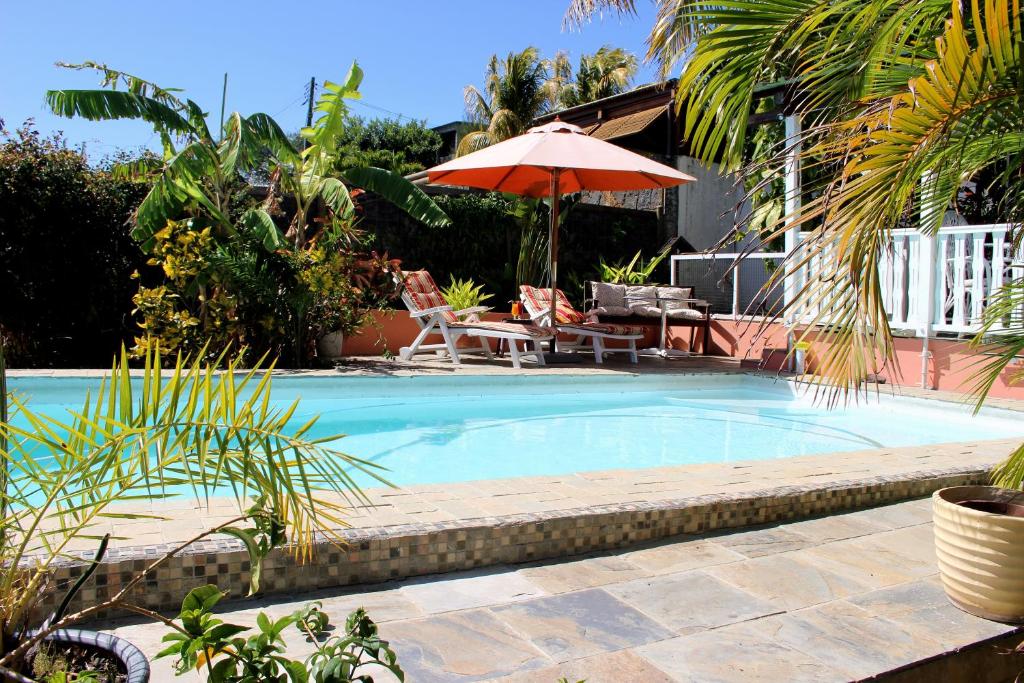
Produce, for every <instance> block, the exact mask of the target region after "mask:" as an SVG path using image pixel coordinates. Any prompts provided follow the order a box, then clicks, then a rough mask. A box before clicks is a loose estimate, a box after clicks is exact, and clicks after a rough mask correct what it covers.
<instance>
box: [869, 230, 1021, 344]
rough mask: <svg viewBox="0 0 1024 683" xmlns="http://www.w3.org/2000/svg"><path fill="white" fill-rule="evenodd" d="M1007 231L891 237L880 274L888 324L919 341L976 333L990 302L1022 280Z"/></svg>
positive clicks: (898, 232) (895, 234)
mask: <svg viewBox="0 0 1024 683" xmlns="http://www.w3.org/2000/svg"><path fill="white" fill-rule="evenodd" d="M1009 231H1010V226H1009V225H1007V224H995V225H956V226H945V227H943V228H940V229H939V231H938V233H937V234H936V235H925V234H922V233H920V232H918V231H917V230H895V231H893V234H892V241H891V243H890V245H889V248H888V249H886V250H885V251H884V252H883V254H882V258H881V260H880V268H879V275H880V277H881V281H882V286H883V292H884V296H885V298H884V301H885V307H886V311H887V312H888V313H889V324H890V325H891V326H892V327H894V328H897V329H905V330H912V331H914V332H916V333H917V334H918V335H919V336H920V335H922V334H925V333H926V332H928V331H932V332H944V333H952V334H969V333H971V332H974V331H976V330H977V329H978V327H979V326H980V325H981V322H982V317H983V315H984V312H985V307H986V306H987V304H988V302H989V300H990V298H991V296H992V295H993V294H995V293H996V292H997V291H998V290H999V288H1000V287H1002V286H1003V284H1004V283H1006V282H1007V281H1009V280H1012V279H1017V278H1019V277H1021V275H1024V259H1022V254H1021V253H1016V254H1014V253H1012V250H1013V246H1012V244H1011V242H1010V237H1009Z"/></svg>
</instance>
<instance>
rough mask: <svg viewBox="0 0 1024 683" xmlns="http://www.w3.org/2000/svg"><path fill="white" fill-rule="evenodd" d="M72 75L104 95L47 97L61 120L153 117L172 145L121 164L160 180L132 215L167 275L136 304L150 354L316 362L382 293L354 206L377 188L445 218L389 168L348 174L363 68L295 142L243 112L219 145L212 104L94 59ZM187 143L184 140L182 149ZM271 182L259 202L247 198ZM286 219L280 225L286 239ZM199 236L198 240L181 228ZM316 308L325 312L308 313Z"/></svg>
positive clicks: (438, 219) (326, 99) (436, 220)
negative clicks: (372, 284) (323, 344)
mask: <svg viewBox="0 0 1024 683" xmlns="http://www.w3.org/2000/svg"><path fill="white" fill-rule="evenodd" d="M69 68H75V69H90V70H96V71H98V72H99V73H100V74H101V75H102V77H103V86H104V88H103V89H100V90H56V91H50V92H49V93H47V101H48V102H49V104H50V106H51V108H52V109H53V110H54V112H55V113H57V114H60V115H63V116H82V117H85V118H88V119H93V120H105V119H112V118H134V119H141V120H144V121H146V122H148V123H150V124H151V125H152V126H153V128H154V131H155V132H156V133H157V134H159V135H160V138H161V140H162V142H163V145H164V157H163V159H162V160H158V159H157V160H154V159H149V158H147V159H145V160H144V161H145V163H139V164H134V165H126V166H122V167H120V170H121V172H123V173H126V174H132V175H134V176H136V177H139V176H142V177H146V178H149V179H150V180H151V181H152V189H151V190H150V191H149V193H148V194H147V195H146V197H145V198H144V199H143V201H142V202H141V204H140V205H139V207H138V209H137V211H136V212H135V216H134V219H135V228H134V230H133V235H134V236H135V238H136V239H138V240H139V241H140V243H141V244H142V246H143V249H145V250H146V251H147V252H149V253H151V254H152V264H153V265H154V266H158V267H160V268H161V269H162V271H163V275H164V278H163V280H162V281H158V282H155V283H154V282H149V281H147V278H146V276H145V274H143V278H142V287H141V288H140V290H139V293H138V295H137V296H136V300H135V303H136V311H137V312H138V313H139V314H140V316H141V326H142V327H141V334H140V335H138V339H137V340H136V350H137V352H138V353H144V352H145V350H146V349H148V348H151V347H153V346H160V347H161V348H165V349H166V348H171V349H175V350H181V351H183V352H187V353H198V352H199V351H200V349H206V353H207V354H208V355H209V356H210V357H217V356H219V355H220V354H221V353H223V351H224V350H225V349H227V348H230V347H232V346H233V347H234V348H241V346H243V345H244V346H245V347H248V348H251V349H253V352H254V353H256V354H263V353H271V354H273V355H274V356H275V357H277V356H280V357H281V358H282V359H283V360H284V362H286V363H289V364H293V365H299V366H301V365H304V364H307V363H309V362H310V361H311V360H312V354H313V353H314V351H313V350H314V349H315V342H316V336H315V335H317V334H322V333H324V332H327V331H333V330H325V329H324V327H325V326H326V325H328V324H334V325H337V326H338V328H337V329H340V330H342V331H351V329H353V328H354V327H356V326H358V324H359V322H360V321H361V320H362V316H364V315H365V314H366V310H365V308H364V305H365V303H366V302H367V301H376V300H378V299H380V298H381V296H380V293H379V292H369V291H367V288H366V287H365V286H360V285H358V284H357V283H356V282H355V278H357V277H363V279H364V280H365V279H366V278H365V273H363V272H362V270H363V268H362V264H365V263H373V259H372V258H369V259H368V258H362V257H361V256H360V246H361V242H360V234H359V232H358V230H356V228H355V224H356V222H357V207H356V198H357V197H358V196H359V195H360V194H361V193H362V192H363V190H362V189H355V188H353V187H351V186H356V187H358V188H363V189H365V190H370V191H372V192H373V193H374V194H375V195H376V196H379V197H382V198H383V199H385V200H387V201H390V202H392V203H393V204H395V205H396V206H398V207H400V208H401V210H403V211H406V212H408V213H409V215H410V216H411V217H412V218H415V219H416V220H418V221H420V222H421V223H423V224H425V225H427V226H431V227H438V226H443V225H445V224H447V222H448V218H447V217H446V216H445V215H444V213H443V212H442V211H441V210H440V209H439V208H438V207H437V205H436V204H434V202H433V201H431V200H430V198H429V197H427V196H426V195H425V194H424V193H423V192H422V191H421V190H420V189H419V188H417V187H415V186H414V185H412V184H411V183H409V182H408V181H407V180H405V179H404V178H402V177H401V176H400V175H396V174H395V173H392V172H390V171H387V170H384V169H380V168H374V167H368V166H359V167H353V168H342V167H341V161H342V150H341V148H340V147H339V141H340V140H341V138H342V136H343V135H344V133H345V131H346V126H347V121H348V107H347V105H346V100H349V99H353V98H356V97H358V96H359V92H358V88H359V85H360V83H361V81H362V78H363V72H362V70H361V69H360V68H359V67H358V65H357V64H353V65H352V67H351V68H350V69H349V72H348V74H347V75H346V77H345V79H344V81H343V82H342V83H340V84H338V83H332V82H329V81H328V82H326V83H325V84H324V91H323V93H322V94H321V96H320V97H319V99H318V100H317V103H316V107H315V110H316V112H317V113H318V115H317V117H316V119H315V120H314V121H313V124H312V125H311V126H309V127H306V128H303V129H302V130H301V131H300V133H299V138H300V140H299V143H300V144H299V143H297V142H296V141H294V140H292V139H291V138H289V137H288V136H287V135H285V134H284V132H283V131H282V130H281V128H280V127H279V126H278V124H277V122H275V121H274V120H273V119H272V118H271V117H269V116H267V115H266V114H253V115H251V116H248V117H243V116H242V115H241V114H238V113H237V112H236V113H233V114H231V115H230V116H228V117H227V118H226V121H225V125H224V130H223V131H222V132H221V135H220V136H219V137H217V138H215V136H214V135H213V134H212V132H211V131H210V129H209V127H208V125H207V123H206V116H205V114H204V113H203V111H202V109H201V108H200V107H199V106H198V105H197V104H196V103H195V102H193V101H192V100H188V99H183V98H182V97H180V96H179V95H178V94H177V91H172V90H169V89H164V88H161V87H159V86H157V85H155V84H153V83H150V82H148V81H145V80H143V79H140V78H138V77H136V76H132V75H130V74H126V73H123V72H120V71H116V70H113V69H109V68H107V67H105V66H102V65H98V64H95V63H92V62H87V63H85V64H81V65H73V66H70V67H69ZM179 141H180V144H179ZM263 175H265V176H266V179H267V182H268V183H269V185H268V187H267V188H266V189H265V191H264V192H263V194H264V197H263V199H262V201H259V202H256V201H255V200H254V199H253V197H252V196H251V193H249V192H248V191H243V192H242V195H243V196H244V197H245V201H243V202H242V203H241V204H239V202H238V201H237V198H238V196H239V188H242V189H243V190H247V189H248V188H247V187H246V182H247V179H249V178H253V177H255V176H260V177H262V176H263ZM278 223H281V224H282V225H283V226H284V230H283V232H282V229H281V227H280V226H279V225H278ZM188 231H195V232H197V233H198V236H197V237H195V238H194V239H193V238H189V237H188V236H187V235H185V234H184V232H188ZM314 314H315V316H316V317H315V318H313V317H311V316H312V315H314Z"/></svg>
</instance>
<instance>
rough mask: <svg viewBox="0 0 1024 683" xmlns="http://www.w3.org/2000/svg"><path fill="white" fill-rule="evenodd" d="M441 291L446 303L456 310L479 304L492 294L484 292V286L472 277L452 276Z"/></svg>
mask: <svg viewBox="0 0 1024 683" xmlns="http://www.w3.org/2000/svg"><path fill="white" fill-rule="evenodd" d="M441 293H442V294H443V295H444V298H445V301H447V302H448V305H449V306H451V307H452V308H453V309H455V310H456V311H461V310H464V309H467V308H473V307H474V306H480V305H481V304H483V302H485V301H487V300H488V299H490V298H492V296H493V295H491V294H485V293H484V286H483V285H478V284H476V283H475V282H473V280H472V279H469V278H467V279H465V280H456V279H455V278H454V277H452V279H451V282H450V283H448V286H447V287H443V288H442V289H441Z"/></svg>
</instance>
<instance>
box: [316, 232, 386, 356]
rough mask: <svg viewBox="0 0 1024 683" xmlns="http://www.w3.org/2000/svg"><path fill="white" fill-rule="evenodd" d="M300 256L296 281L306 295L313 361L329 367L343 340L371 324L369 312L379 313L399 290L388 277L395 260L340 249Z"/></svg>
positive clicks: (321, 249)
mask: <svg viewBox="0 0 1024 683" xmlns="http://www.w3.org/2000/svg"><path fill="white" fill-rule="evenodd" d="M303 257H304V258H305V260H306V261H307V265H306V267H304V268H303V269H301V270H300V276H299V278H300V280H301V282H302V284H303V285H304V286H305V288H306V291H307V292H308V296H309V302H310V303H309V311H308V314H307V315H306V316H305V317H306V319H307V320H309V325H310V328H311V331H312V335H311V336H312V338H314V339H316V340H317V341H316V350H317V357H318V358H320V360H322V361H325V362H328V363H332V362H334V361H337V360H338V359H340V358H341V357H342V355H343V352H344V344H345V337H346V336H347V335H351V334H353V333H355V332H356V331H358V330H359V329H360V328H361V327H362V326H363V325H364V324H366V323H367V321H368V320H369V319H370V315H369V314H370V311H372V310H375V309H380V308H383V307H384V306H385V305H386V304H387V302H389V301H390V300H391V299H392V298H394V296H395V294H396V288H397V285H396V284H395V279H394V278H393V277H392V274H393V273H395V272H397V271H398V270H399V268H400V263H401V262H400V261H399V260H398V259H392V258H390V257H389V256H388V255H387V254H386V253H385V254H384V255H380V254H378V253H377V252H376V251H371V252H370V253H369V254H366V255H355V254H353V253H352V252H351V251H349V250H348V249H347V248H346V247H344V246H341V245H333V246H332V245H330V244H327V245H326V246H323V247H321V246H319V245H318V246H316V247H314V248H313V249H310V250H309V251H307V252H304V254H303Z"/></svg>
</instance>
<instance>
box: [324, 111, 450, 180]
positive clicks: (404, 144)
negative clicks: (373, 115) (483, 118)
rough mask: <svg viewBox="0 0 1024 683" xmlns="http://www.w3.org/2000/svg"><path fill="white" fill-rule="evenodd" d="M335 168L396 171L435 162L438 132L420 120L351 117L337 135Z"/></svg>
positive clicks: (404, 172)
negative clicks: (373, 168)
mask: <svg viewBox="0 0 1024 683" xmlns="http://www.w3.org/2000/svg"><path fill="white" fill-rule="evenodd" d="M338 149H339V153H338V168H339V169H345V168H356V167H362V166H375V167H377V168H383V169H386V170H388V171H391V172H393V173H397V174H399V175H408V174H410V173H415V172H416V171H422V170H423V169H425V168H427V167H428V166H433V165H434V164H435V163H437V152H438V150H440V149H441V136H440V135H438V134H437V133H436V132H434V131H432V130H431V129H429V128H427V126H426V124H425V123H424V122H423V121H410V122H408V123H402V122H401V121H398V120H395V119H371V120H369V121H366V120H364V119H362V118H360V117H351V118H350V119H349V120H348V122H347V123H346V125H345V129H344V131H342V133H341V135H340V136H339V137H338Z"/></svg>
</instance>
